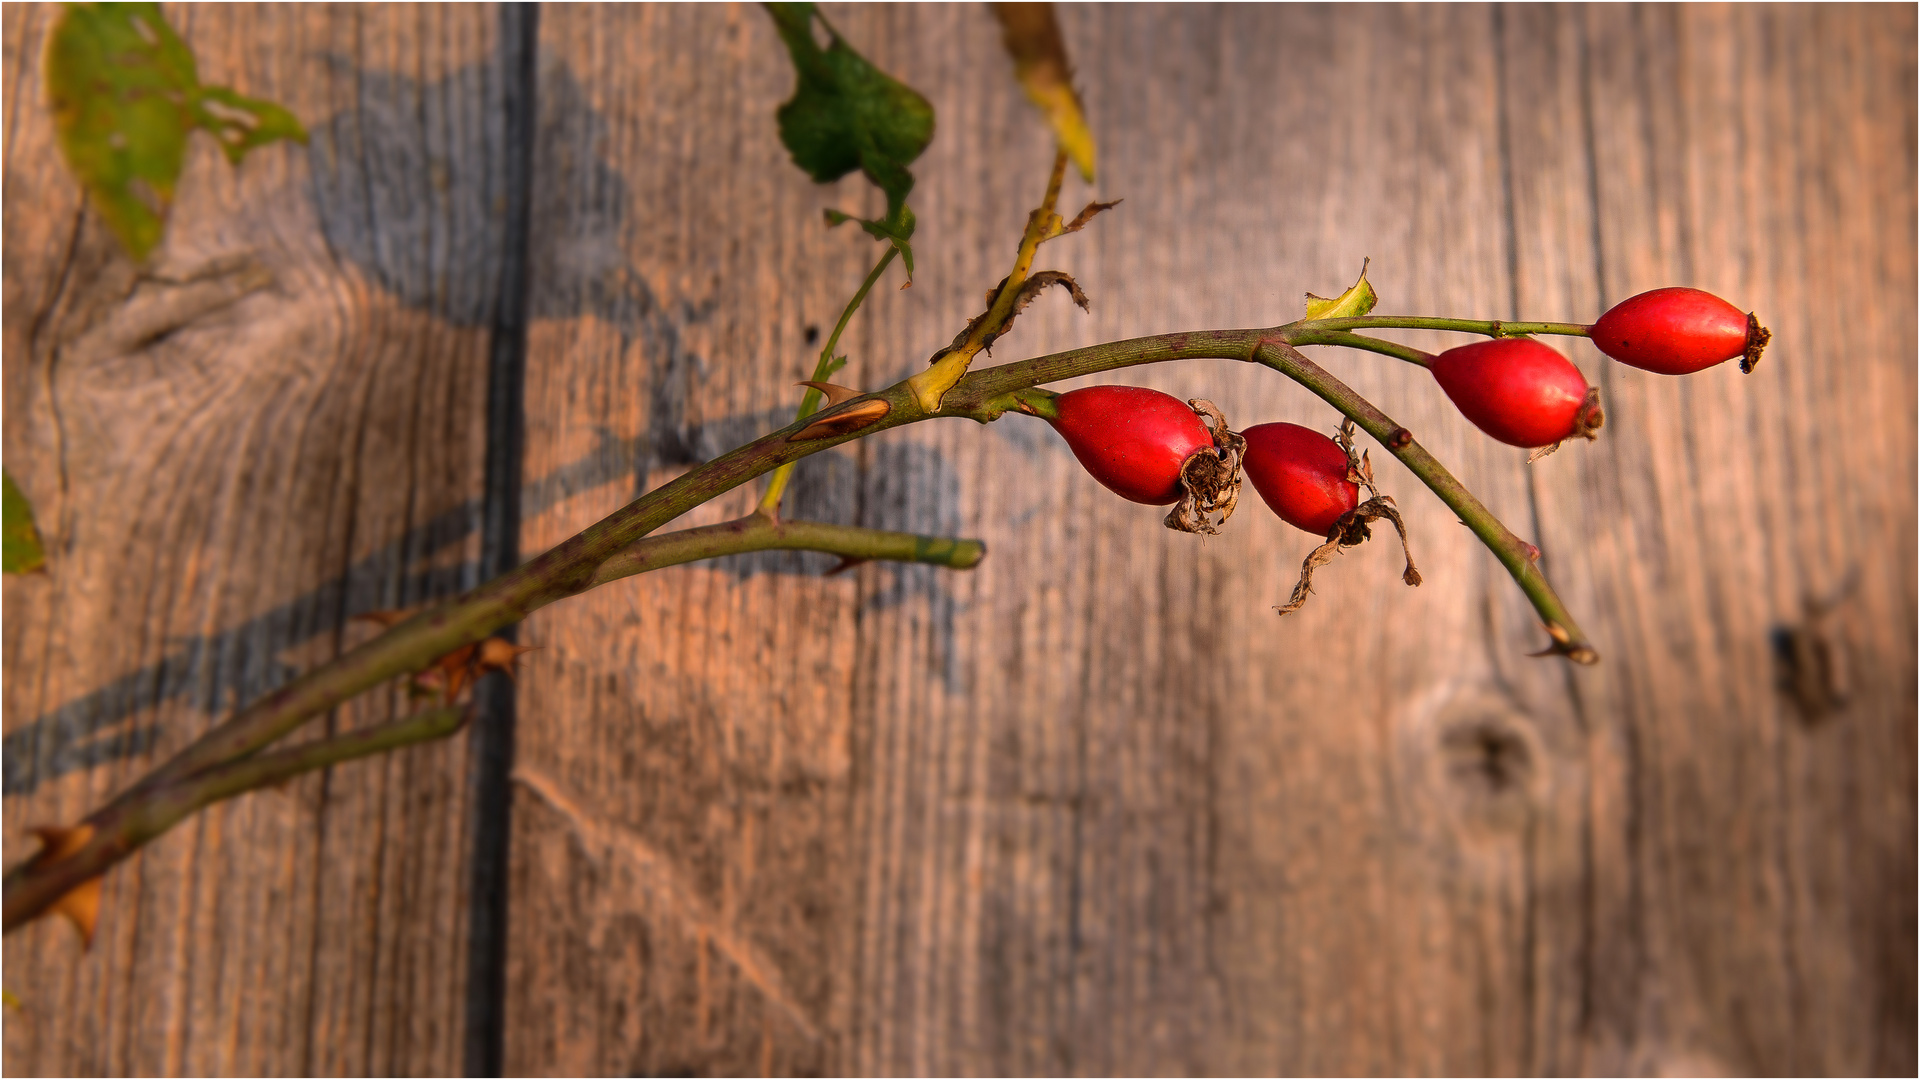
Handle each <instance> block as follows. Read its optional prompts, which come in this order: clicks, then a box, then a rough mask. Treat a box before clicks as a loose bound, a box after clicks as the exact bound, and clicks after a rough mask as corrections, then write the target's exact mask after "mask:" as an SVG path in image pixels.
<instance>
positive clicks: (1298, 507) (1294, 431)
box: [1240, 424, 1360, 536]
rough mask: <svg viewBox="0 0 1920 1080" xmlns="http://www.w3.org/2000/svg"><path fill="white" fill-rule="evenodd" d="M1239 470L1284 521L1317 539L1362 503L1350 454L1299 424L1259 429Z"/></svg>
mask: <svg viewBox="0 0 1920 1080" xmlns="http://www.w3.org/2000/svg"><path fill="white" fill-rule="evenodd" d="M1240 434H1241V435H1243V436H1244V437H1245V438H1246V440H1247V452H1246V456H1245V457H1244V458H1242V459H1241V461H1240V468H1241V470H1242V471H1243V472H1245V473H1246V476H1247V479H1249V480H1251V481H1253V490H1255V491H1257V492H1259V493H1260V498H1261V499H1263V500H1265V501H1266V504H1267V505H1268V506H1269V507H1271V508H1272V509H1273V512H1274V513H1276V514H1278V515H1280V520H1282V521H1285V522H1286V523H1287V524H1289V525H1292V526H1293V527H1295V528H1297V529H1305V530H1306V531H1308V532H1310V533H1313V534H1314V535H1316V536H1325V535H1327V530H1329V529H1331V528H1333V523H1334V522H1336V521H1338V520H1340V516H1341V515H1342V514H1345V513H1346V512H1347V511H1349V510H1351V509H1353V508H1354V507H1355V506H1357V505H1359V503H1360V485H1358V484H1355V483H1353V482H1352V481H1350V480H1348V479H1347V452H1346V451H1345V450H1342V449H1340V445H1339V444H1338V443H1336V442H1334V441H1333V440H1332V439H1329V438H1327V437H1326V436H1325V435H1322V434H1320V433H1319V432H1317V431H1315V430H1313V429H1312V428H1304V427H1301V426H1300V425H1299V424H1257V425H1255V426H1253V427H1250V428H1248V429H1247V430H1245V431H1243V432H1241V433H1240Z"/></svg>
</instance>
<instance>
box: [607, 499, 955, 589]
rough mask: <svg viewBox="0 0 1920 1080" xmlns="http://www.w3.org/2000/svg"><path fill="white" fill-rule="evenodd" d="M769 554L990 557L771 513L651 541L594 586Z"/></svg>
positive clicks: (929, 540)
mask: <svg viewBox="0 0 1920 1080" xmlns="http://www.w3.org/2000/svg"><path fill="white" fill-rule="evenodd" d="M769 550H774V551H822V552H825V553H827V554H829V555H838V556H840V557H841V558H843V559H848V560H852V561H855V562H865V561H868V560H870V559H880V560H884V561H887V562H916V563H930V564H932V565H934V566H944V567H947V568H948V569H952V570H971V569H973V568H974V567H975V566H978V565H980V560H981V559H983V558H985V557H986V554H987V545H985V544H983V543H981V542H980V541H978V540H954V539H951V538H948V537H944V536H920V535H918V534H915V533H901V532H882V531H881V530H879V529H861V528H856V527H854V526H852V525H828V524H826V523H824V522H819V521H781V520H779V519H777V518H774V517H772V516H771V515H768V514H764V513H752V514H748V515H747V516H746V517H743V518H735V519H734V520H732V521H725V522H721V523H720V524H718V525H707V526H703V527H701V528H698V529H683V530H681V531H679V532H670V533H667V534H665V535H664V536H649V537H647V538H646V539H645V540H642V541H640V542H639V543H636V544H634V545H633V546H632V547H629V548H627V549H626V550H625V551H622V552H621V553H620V554H618V555H615V556H614V557H613V558H611V559H608V560H607V561H606V562H603V563H601V564H600V570H599V572H598V573H596V574H594V576H593V584H594V585H596V586H597V585H604V584H606V583H607V582H609V581H618V580H620V579H621V578H624V577H632V576H633V575H635V574H644V573H646V572H647V571H649V570H658V569H660V568H661V567H664V566H677V565H679V564H681V563H689V562H698V561H699V560H701V559H714V558H719V557H720V556H722V555H739V554H742V553H744V552H748V551H769Z"/></svg>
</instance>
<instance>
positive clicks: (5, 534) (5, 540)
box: [0, 471, 47, 574]
mask: <svg viewBox="0 0 1920 1080" xmlns="http://www.w3.org/2000/svg"><path fill="white" fill-rule="evenodd" d="M0 485H4V492H3V493H0V570H4V571H6V572H7V573H9V574H26V573H31V572H33V571H35V570H38V569H40V568H41V567H42V566H44V565H46V562H47V553H46V551H45V550H44V549H42V548H41V546H40V530H39V529H37V528H35V527H34V524H33V504H32V503H29V502H28V501H27V497H26V495H24V494H22V493H21V491H20V486H19V485H18V484H15V483H14V482H13V474H11V473H7V472H4V471H0Z"/></svg>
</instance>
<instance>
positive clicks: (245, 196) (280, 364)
mask: <svg viewBox="0 0 1920 1080" xmlns="http://www.w3.org/2000/svg"><path fill="white" fill-rule="evenodd" d="M54 16H55V9H53V8H51V7H39V6H34V7H21V6H18V5H10V6H9V7H8V9H7V16H6V19H7V22H6V48H7V58H8V68H7V71H8V76H7V80H8V81H7V102H6V116H7V125H8V126H7V157H6V170H7V171H6V183H7V188H6V191H7V209H8V213H7V214H6V224H5V228H6V260H7V261H6V290H7V292H6V301H7V303H6V311H5V333H6V360H5V370H6V388H7V406H6V407H7V414H6V450H7V465H8V469H9V470H10V471H11V472H13V473H14V475H16V476H18V477H20V479H21V481H22V482H23V484H24V485H25V486H26V488H27V489H28V491H29V492H31V493H32V495H33V496H34V497H35V499H36V502H37V505H38V506H39V507H40V508H41V521H42V523H43V525H44V526H45V527H46V528H47V529H48V532H49V534H50V539H51V540H52V542H53V556H52V565H51V569H50V572H49V573H48V574H46V575H44V576H41V577H34V578H26V579H14V578H9V579H8V580H7V582H6V600H5V602H6V615H7V624H8V630H9V634H8V638H7V653H6V675H7V678H6V691H5V693H6V708H5V723H6V781H7V800H6V834H5V842H6V858H7V861H8V862H9V863H11V862H14V861H17V860H18V859H19V858H21V857H22V856H24V855H25V854H27V853H28V852H30V851H31V850H33V842H32V841H30V840H25V839H23V838H24V837H25V835H26V834H25V830H26V827H27V826H30V825H34V824H38V823H43V822H61V821H67V820H71V819H73V818H74V817H75V816H77V815H78V814H79V813H81V812H83V811H84V810H86V809H88V808H89V807H91V806H93V805H96V804H97V803H99V802H100V801H101V800H102V799H104V798H105V797H107V796H109V795H111V794H112V793H113V792H114V791H115V790H116V789H118V788H120V787H121V786H123V785H124V784H126V783H127V782H128V781H130V780H131V779H132V778H133V777H135V776H137V775H138V774H139V772H140V771H141V770H142V769H144V768H145V767H147V766H148V765H150V764H152V763H153V762H154V761H156V760H157V759H158V758H160V757H162V756H164V755H165V754H167V753H170V752H171V751H172V750H174V749H177V748H178V747H179V746H181V745H182V744H183V742H184V741H185V740H186V739H188V738H190V737H191V736H192V735H194V734H195V733H197V732H199V731H200V730H203V729H204V727H205V726H206V724H207V723H208V722H209V721H210V720H212V719H215V718H218V717H219V716H221V715H223V714H224V713H226V712H227V711H228V710H229V709H230V708H232V707H233V705H234V704H236V703H238V702H241V701H245V700H247V699H250V698H252V697H254V696H257V695H258V694H260V693H261V692H263V691H265V690H267V689H270V688H271V687H273V686H275V685H277V684H278V683H280V682H282V681H284V680H285V679H286V678H287V677H288V676H289V675H290V674H291V673H292V672H294V671H297V670H298V669H300V668H301V667H304V666H307V665H310V664H312V663H315V662H317V661H320V660H323V659H325V658H327V657H329V656H331V655H333V654H334V653H335V652H337V651H338V650H339V649H340V648H341V647H342V646H343V644H347V643H351V642H353V641H356V640H359V639H360V638H361V637H363V636H364V635H366V634H367V633H369V632H370V630H369V628H368V627H366V626H365V625H364V624H360V623H349V622H347V621H346V619H347V616H349V615H350V614H352V613H354V612H359V611H365V610H370V609H375V608H392V607H402V606H408V605H412V604H417V603H420V602H422V601H424V600H426V599H428V598H430V597H434V596H439V595H444V594H446V593H448V592H450V591H452V590H454V589H457V588H460V587H462V586H464V585H467V584H471V582H472V578H473V565H474V559H475V556H476V554H477V539H476V532H475V530H476V527H477V524H478V518H479V503H478V496H479V490H480V483H481V461H482V449H483V440H484V438H485V427H484V415H485V412H484V405H485V394H486V379H485V374H484V372H485V365H486V348H487V336H488V333H489V326H490V320H491V310H492V304H493V302H494V293H495V288H496V286H495V280H496V276H497V263H496V253H497V252H498V251H499V249H500V229H501V222H500V211H499V209H498V208H497V207H496V206H495V205H494V202H495V197H496V195H497V194H498V192H497V191H495V190H493V188H492V187H491V186H490V185H493V184H495V183H497V178H498V177H499V176H500V174H501V168H500V155H501V154H502V153H503V152H504V147H503V143H502V139H501V137H500V130H499V125H500V116H501V100H502V95H503V94H504V93H505V92H506V87H505V85H504V83H503V80H502V77H501V73H500V71H499V70H498V58H497V42H496V40H495V37H496V34H495V30H496V24H497V14H496V12H495V11H494V10H493V9H491V8H485V7H452V8H440V7H396V8H361V7H272V6H265V5H248V6H236V7H222V8H213V7H206V8H202V7H179V8H169V9H168V17H169V18H170V19H171V20H173V22H174V24H175V26H176V27H177V28H178V29H179V31H180V32H181V34H182V36H183V37H184V38H185V39H186V40H187V41H188V42H189V43H190V44H191V45H192V47H193V49H194V51H195V53H196V55H197V56H198V58H199V62H200V69H201V72H202V75H203V77H204V78H206V79H208V80H209V81H215V82H225V83H230V84H232V85H234V86H236V87H237V88H239V89H240V90H241V91H242V92H243V93H250V94H257V95H260V96H263V97H267V98H271V99H274V100H278V101H281V102H283V103H285V104H286V105H287V106H288V107H290V108H291V109H292V110H293V111H294V112H295V113H296V114H297V115H298V116H300V117H301V118H302V119H303V120H304V121H305V122H306V123H307V124H308V126H309V128H310V130H311V132H312V136H313V139H312V144H311V146H310V147H308V148H300V147H291V146H282V147H274V148H271V149H268V150H265V151H262V152H259V153H257V154H255V155H254V156H253V157H252V158H250V159H249V160H248V161H247V162H246V164H245V165H244V166H243V167H241V168H240V169H237V170H234V169H230V168H229V167H228V166H227V165H226V164H225V163H224V161H222V160H221V159H220V157H219V155H218V153H217V152H216V151H215V149H214V148H213V147H212V145H211V144H210V143H209V142H207V141H205V140H200V141H199V142H198V143H197V145H196V146H195V147H194V150H193V154H192V158H191V162H190V164H189V168H188V173H187V176H186V177H185V178H184V180H183V182H182V185H181V196H180V201H179V203H178V205H177V206H176V207H175V208H174V211H173V215H172V222H171V226H170V229H169V235H168V240H167V242H166V245H165V247H164V249H163V250H162V251H161V252H160V253H159V254H158V255H157V256H156V262H155V267H154V269H155V272H156V273H157V274H159V275H163V276H166V277H174V278H179V277H183V276H192V275H198V274H204V273H208V272H210V271H212V270H215V269H218V268H219V267H220V265H221V260H223V259H235V258H245V259H248V260H251V263H252V264H254V265H257V266H258V267H261V268H263V269H264V270H265V271H266V273H267V274H269V275H270V278H271V283H270V284H269V285H267V287H265V288H263V289H259V290H258V291H253V292H251V293H248V292H246V291H245V290H244V289H241V288H238V287H236V286H235V285H234V284H233V283H234V282H236V281H244V280H245V279H244V276H236V275H233V274H225V275H220V274H214V275H213V276H212V277H210V278H209V279H208V281H207V282H204V283H202V284H200V285H188V286H175V285H168V284H166V283H165V282H164V281H162V280H159V279H157V278H153V277H149V278H148V279H146V280H137V279H136V277H135V274H134V271H133V268H132V267H131V266H130V265H128V264H127V262H126V260H125V259H124V257H123V256H121V255H120V254H119V253H118V252H117V250H116V249H115V248H114V246H113V243H112V241H111V239H110V238H108V237H107V235H106V233H105V231H104V230H103V229H102V228H101V227H100V226H99V224H98V222H97V221H96V220H95V219H93V218H92V217H91V216H90V215H87V214H85V213H84V212H83V211H82V209H81V205H80V199H79V197H78V192H77V189H76V188H75V186H74V184H73V182H72V181H71V179H70V177H68V176H67V174H66V173H65V171H64V166H63V165H62V164H61V162H60V159H59V156H58V154H57V153H56V152H55V151H54V149H53V146H52V130H51V122H50V118H49V114H48V109H47V104H46V101H45V97H44V93H43V91H42V90H41V74H40V72H41V68H40V55H41V50H42V47H43V43H44V39H45V34H46V32H47V30H48V27H49V26H50V24H51V20H52V19H53V18H54ZM195 289H199V290H203V291H208V292H211V293H212V294H213V298H214V299H215V300H216V301H230V302H225V303H210V304H209V303H202V304H198V305H194V306H190V307H189V308H188V309H187V310H185V311H183V312H182V313H181V315H180V317H179V318H178V319H177V320H176V321H178V322H179V323H181V325H179V326H178V327H177V328H176V327H175V326H174V325H172V324H171V323H170V322H168V323H158V324H154V325H151V326H149V327H148V328H147V329H148V331H149V333H147V334H144V335H136V336H133V337H131V338H122V339H119V340H115V339H113V338H112V337H110V336H108V335H104V334H103V333H102V328H103V327H105V328H108V329H111V328H113V327H115V326H116V325H118V324H117V323H116V322H115V320H124V319H126V318H128V317H130V313H132V312H135V311H137V310H139V309H140V308H141V307H142V305H145V304H151V303H153V302H154V300H155V299H156V298H161V299H163V300H164V299H167V298H176V299H177V298H178V297H180V296H181V295H183V294H187V293H190V292H191V291H192V290H195ZM404 707H405V703H404V702H402V701H399V700H389V699H388V698H387V697H385V696H381V695H376V696H375V697H374V698H373V699H370V700H368V701H366V702H364V703H360V704H356V705H355V706H353V707H351V708H349V709H345V710H342V711H341V713H340V714H339V715H337V716H336V717H334V718H332V719H330V720H329V722H328V726H329V727H333V728H340V727H346V726H351V725H358V724H363V723H367V722H371V721H374V720H378V719H384V718H386V717H388V716H391V715H393V713H394V710H396V709H398V708H404ZM466 758H467V754H466V740H465V738H464V737H461V738H457V739H455V740H452V741H450V742H448V743H446V744H442V745H438V746H434V747H430V748H421V749H417V750H413V751H410V752H407V753H403V754H400V755H396V756H394V757H391V758H388V759H382V760H378V761H374V762H370V763H361V764H355V765H349V766H345V767H342V768H340V769H338V770H335V771H333V772H332V773H331V774H329V775H326V776H321V777H315V778H310V779H307V780H303V781H301V782H298V783H295V784H292V785H289V786H288V787H287V789H286V790H284V791H280V792H267V793H262V794H258V795H254V796H251V797H248V798H243V799H240V800H237V801H236V802H233V803H231V804H227V805H225V806H222V807H220V808H217V809H215V810H213V811H210V812H208V813H207V814H204V815H202V816H200V817H198V818H196V819H194V820H193V821H192V822H190V823H188V824H185V825H183V826H182V827H181V828H179V829H177V830H175V831H174V832H173V833H171V834H169V835H168V836H167V837H165V838H163V839H162V840H161V841H159V842H158V843H156V844H155V845H154V846H153V847H152V848H150V849H149V850H147V851H146V852H145V853H143V854H141V855H140V856H138V857H136V858H135V860H133V861H132V862H130V863H129V864H127V865H126V866H125V867H124V868H122V869H119V870H116V871H115V872H114V873H113V874H111V875H109V877H108V878H107V881H106V905H105V910H104V913H103V916H102V920H101V925H100V930H99V935H98V937H97V938H96V940H95V942H94V944H93V948H92V949H91V951H89V952H86V953H82V952H81V950H80V948H79V944H78V942H77V940H76V939H75V935H74V934H73V932H72V930H71V929H70V928H69V927H67V926H65V925H64V924H62V923H61V922H59V921H58V920H46V921H43V922H41V923H37V924H35V925H33V926H31V927H29V928H27V929H26V930H24V931H22V932H20V933H18V934H16V935H13V936H11V937H10V938H9V939H8V942H7V946H8V947H7V950H6V985H7V987H8V989H9V990H11V991H13V992H14V993H16V994H18V995H19V997H20V998H21V1000H22V1002H23V1004H22V1007H21V1009H20V1010H19V1011H17V1012H14V1013H11V1014H10V1015H9V1017H8V1022H7V1024H6V1038H5V1047H6V1068H7V1070H8V1071H9V1072H12V1073H19V1074H29V1073H32V1074H76V1073H151V1074H159V1073H191V1074H232V1073H239V1074H250V1073H268V1074H314V1073H422V1072H424V1073H433V1072H442V1073H444V1072H457V1071H459V1069H460V1063H461V1062H460V1048H461V1036H462V1031H461V1028H460V1022H461V1014H462V1004H463V999H464V995H465V992H466V986H465V980H464V968H465V957H466V940H465V930H464V919H463V915H462V911H463V893H464V889H465V885H466V878H465V874H466V865H467V852H468V849H469V841H468V836H467V816H468V810H467V806H466V798H465V791H466V777H467V770H468V764H467V760H466Z"/></svg>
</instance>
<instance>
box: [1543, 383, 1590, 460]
mask: <svg viewBox="0 0 1920 1080" xmlns="http://www.w3.org/2000/svg"><path fill="white" fill-rule="evenodd" d="M1606 423H1607V411H1606V410H1605V409H1603V408H1601V407H1600V388H1599V387H1597V386H1589V387H1587V396H1586V398H1585V399H1584V400H1582V401H1581V402H1580V411H1579V412H1577V413H1574V415H1573V430H1572V431H1571V432H1569V433H1568V434H1567V438H1566V439H1561V440H1560V441H1559V442H1556V443H1554V444H1553V445H1551V446H1536V447H1534V448H1533V449H1532V450H1529V451H1527V464H1529V465H1531V464H1533V463H1534V462H1536V461H1539V460H1540V459H1541V458H1543V457H1546V456H1547V455H1548V454H1551V453H1553V452H1554V451H1555V450H1558V449H1560V447H1561V445H1562V444H1564V443H1565V442H1566V441H1567V439H1585V440H1587V441H1588V442H1592V441H1593V440H1595V439H1597V438H1599V437H1600V429H1601V428H1602V427H1605V426H1606Z"/></svg>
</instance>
